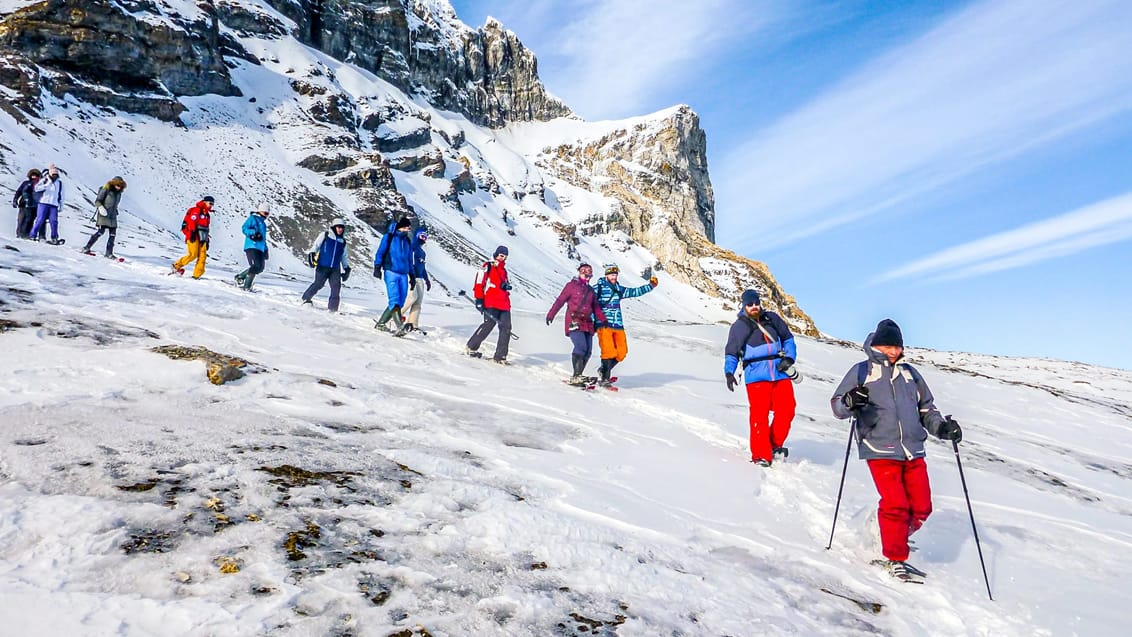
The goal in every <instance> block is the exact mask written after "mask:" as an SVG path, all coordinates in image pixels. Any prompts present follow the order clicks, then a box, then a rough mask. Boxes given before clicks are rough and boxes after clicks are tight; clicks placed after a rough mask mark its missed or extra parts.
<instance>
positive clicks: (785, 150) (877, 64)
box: [713, 0, 1132, 251]
mask: <svg viewBox="0 0 1132 637" xmlns="http://www.w3.org/2000/svg"><path fill="white" fill-rule="evenodd" d="M1129 33H1132V3H1130V2H1126V1H1125V0H1078V1H1075V2H1063V1H1061V0H991V1H986V2H981V3H979V4H976V5H974V6H971V7H969V8H967V9H965V10H963V11H961V12H960V13H958V14H955V15H953V16H952V17H950V18H949V19H947V20H946V21H944V22H943V23H941V24H940V25H939V26H938V27H936V28H935V29H933V30H932V31H930V32H928V33H926V34H925V35H923V36H922V37H920V38H919V39H917V40H915V41H913V42H911V43H909V44H907V45H904V46H901V47H899V48H897V49H895V50H892V51H890V52H888V53H886V54H885V55H884V56H882V57H881V58H879V59H876V60H873V61H872V62H870V63H869V64H867V65H866V66H865V67H864V68H862V69H860V70H859V71H857V72H855V73H853V74H852V75H851V76H850V77H848V78H847V79H846V80H844V81H843V82H841V83H840V84H839V85H837V86H836V87H834V88H833V89H831V90H830V91H828V92H827V93H825V94H824V95H822V96H820V97H819V98H817V99H816V100H814V101H813V102H811V103H810V104H808V105H806V106H805V107H803V108H802V109H800V110H798V111H796V112H794V113H792V114H790V115H788V116H786V117H785V118H783V119H782V120H780V121H779V122H778V123H776V124H775V125H774V126H772V127H770V128H769V129H767V130H764V131H761V132H760V133H758V134H756V135H754V136H753V137H752V138H751V139H750V140H749V142H748V143H747V144H744V145H740V147H739V150H737V151H736V152H734V153H732V154H731V155H730V156H728V157H727V158H725V159H724V161H723V162H722V163H721V168H722V170H717V171H714V172H715V175H713V181H714V182H715V185H716V194H717V200H718V201H719V203H720V204H721V206H724V207H726V212H725V213H724V214H726V217H723V215H721V227H723V226H726V228H727V233H728V236H729V237H730V242H731V243H732V244H734V245H735V246H736V247H740V248H741V249H743V250H745V251H749V250H753V249H758V248H767V247H772V246H774V245H778V244H783V243H786V242H789V241H793V240H796V239H798V238H801V237H805V236H809V235H813V234H816V233H819V232H823V231H826V230H829V229H831V228H834V227H837V226H839V225H842V224H844V223H848V222H849V221H852V220H854V219H859V218H861V217H865V216H868V215H872V214H876V213H878V212H880V211H883V210H887V209H891V208H892V207H893V206H896V205H898V204H900V203H901V202H906V201H907V200H908V199H909V198H911V197H913V196H916V195H920V194H923V193H925V192H927V191H931V190H934V189H938V188H941V187H943V186H945V185H947V184H949V183H951V182H953V181H955V180H957V179H959V178H960V177H962V176H964V175H966V174H968V173H971V172H974V171H978V170H979V169H981V168H983V167H985V166H987V165H989V164H991V163H994V162H998V161H1002V160H1004V159H1007V158H1010V157H1013V156H1015V155H1017V154H1019V153H1021V152H1023V151H1025V150H1027V149H1030V148H1032V147H1033V146H1035V145H1038V144H1042V143H1046V142H1048V141H1050V140H1053V139H1057V138H1059V137H1063V136H1065V135H1067V134H1069V133H1071V132H1073V131H1076V130H1079V129H1080V128H1082V127H1084V126H1087V125H1089V124H1091V123H1095V122H1098V121H1102V120H1105V119H1108V118H1111V117H1113V116H1114V115H1117V114H1120V113H1126V112H1128V111H1130V110H1132V37H1129Z"/></svg>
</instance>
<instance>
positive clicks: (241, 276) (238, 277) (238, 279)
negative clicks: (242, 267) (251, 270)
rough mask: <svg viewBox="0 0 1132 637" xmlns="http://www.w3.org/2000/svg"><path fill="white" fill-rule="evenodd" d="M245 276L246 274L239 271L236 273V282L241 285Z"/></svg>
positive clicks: (246, 276)
mask: <svg viewBox="0 0 1132 637" xmlns="http://www.w3.org/2000/svg"><path fill="white" fill-rule="evenodd" d="M247 278H248V275H246V274H244V273H243V272H240V273H239V274H237V275H236V283H238V284H239V285H240V286H241V287H242V286H243V285H244V280H246V279H247Z"/></svg>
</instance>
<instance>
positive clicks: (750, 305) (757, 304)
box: [743, 301, 759, 307]
mask: <svg viewBox="0 0 1132 637" xmlns="http://www.w3.org/2000/svg"><path fill="white" fill-rule="evenodd" d="M758 306H759V302H758V301H755V302H754V303H747V304H745V305H744V306H743V307H758Z"/></svg>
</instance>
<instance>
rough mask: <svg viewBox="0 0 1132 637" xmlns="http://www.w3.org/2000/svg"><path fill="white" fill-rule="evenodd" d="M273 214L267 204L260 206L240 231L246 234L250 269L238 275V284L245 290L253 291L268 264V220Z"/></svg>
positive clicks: (245, 247) (245, 240)
mask: <svg viewBox="0 0 1132 637" xmlns="http://www.w3.org/2000/svg"><path fill="white" fill-rule="evenodd" d="M269 216H271V212H269V211H268V209H267V204H260V206H259V208H257V209H256V211H255V212H253V213H251V214H250V215H248V218H247V220H246V221H244V225H243V226H241V228H240V230H241V231H242V232H243V233H244V255H245V256H246V257H247V258H248V267H247V269H246V270H244V271H243V272H241V273H239V274H237V275H236V284H237V285H239V286H240V287H242V288H243V289H245V290H251V289H252V284H253V283H255V277H256V275H257V274H259V273H261V272H263V268H264V267H265V266H266V263H267V252H268V251H267V218H268V217H269Z"/></svg>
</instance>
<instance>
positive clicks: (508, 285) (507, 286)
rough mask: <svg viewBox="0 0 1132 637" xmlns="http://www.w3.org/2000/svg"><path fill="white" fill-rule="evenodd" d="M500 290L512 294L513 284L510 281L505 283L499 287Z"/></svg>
mask: <svg viewBox="0 0 1132 637" xmlns="http://www.w3.org/2000/svg"><path fill="white" fill-rule="evenodd" d="M499 289H500V290H503V291H504V292H510V291H511V282H510V281H504V282H503V285H500V286H499Z"/></svg>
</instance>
